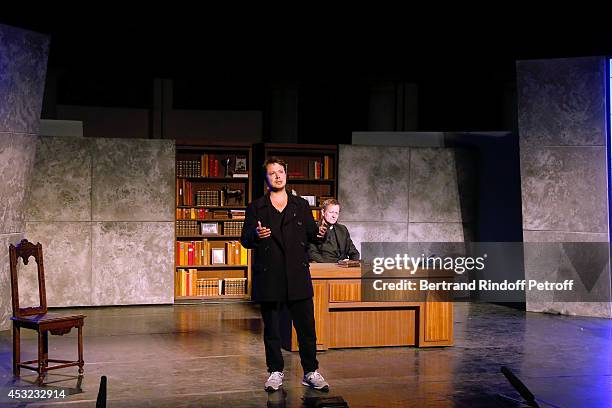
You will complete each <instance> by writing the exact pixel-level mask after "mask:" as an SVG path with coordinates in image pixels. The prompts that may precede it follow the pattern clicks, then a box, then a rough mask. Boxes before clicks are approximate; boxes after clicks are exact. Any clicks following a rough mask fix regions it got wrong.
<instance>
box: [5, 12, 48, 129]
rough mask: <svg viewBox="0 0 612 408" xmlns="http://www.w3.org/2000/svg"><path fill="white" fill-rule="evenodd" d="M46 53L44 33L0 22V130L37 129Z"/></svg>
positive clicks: (45, 71)
mask: <svg viewBox="0 0 612 408" xmlns="http://www.w3.org/2000/svg"><path fill="white" fill-rule="evenodd" d="M48 53H49V37H48V36H46V35H43V34H39V33H35V32H32V31H27V30H22V29H19V28H15V27H9V26H6V25H3V24H0V67H1V68H0V132H14V133H26V134H36V133H37V132H38V127H39V123H40V112H41V109H42V100H43V92H44V89H45V77H46V74H47V56H48Z"/></svg>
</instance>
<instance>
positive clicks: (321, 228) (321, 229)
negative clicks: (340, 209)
mask: <svg viewBox="0 0 612 408" xmlns="http://www.w3.org/2000/svg"><path fill="white" fill-rule="evenodd" d="M326 233H327V225H325V221H323V223H322V224H321V225H319V233H318V234H317V238H323V237H324V236H325V234H326Z"/></svg>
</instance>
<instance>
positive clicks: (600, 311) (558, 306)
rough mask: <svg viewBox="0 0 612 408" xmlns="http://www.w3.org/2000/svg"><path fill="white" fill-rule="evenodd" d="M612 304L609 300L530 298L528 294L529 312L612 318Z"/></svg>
mask: <svg viewBox="0 0 612 408" xmlns="http://www.w3.org/2000/svg"><path fill="white" fill-rule="evenodd" d="M611 306H612V304H611V303H609V302H589V303H578V302H570V303H563V302H547V301H540V300H534V299H530V297H529V295H527V310H528V311H529V312H542V313H553V314H563V315H570V316H590V317H603V318H608V319H609V318H612V310H611Z"/></svg>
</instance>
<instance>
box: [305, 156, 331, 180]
mask: <svg viewBox="0 0 612 408" xmlns="http://www.w3.org/2000/svg"><path fill="white" fill-rule="evenodd" d="M333 161H334V160H333V158H331V157H330V156H323V160H322V161H319V160H311V161H309V162H308V178H310V179H313V180H321V179H323V180H329V179H333V178H334V168H333Z"/></svg>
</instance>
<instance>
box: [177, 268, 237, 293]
mask: <svg viewBox="0 0 612 408" xmlns="http://www.w3.org/2000/svg"><path fill="white" fill-rule="evenodd" d="M174 279H175V280H174V293H175V295H176V296H223V295H238V296H239V295H246V292H247V287H246V286H247V285H246V283H247V279H246V278H224V279H220V278H198V270H197V269H177V271H176V274H175V278H174Z"/></svg>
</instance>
